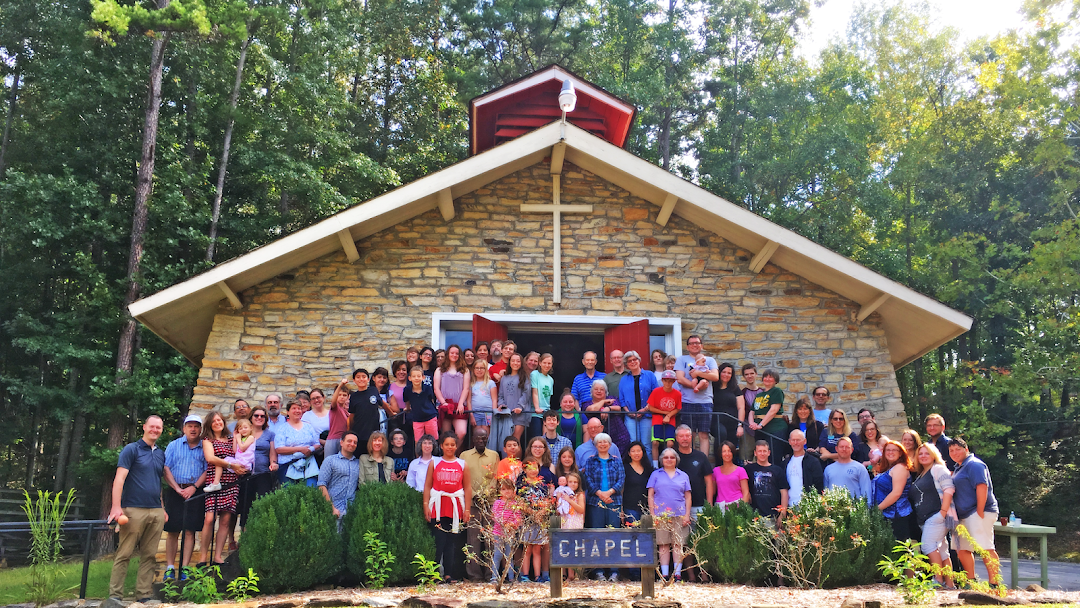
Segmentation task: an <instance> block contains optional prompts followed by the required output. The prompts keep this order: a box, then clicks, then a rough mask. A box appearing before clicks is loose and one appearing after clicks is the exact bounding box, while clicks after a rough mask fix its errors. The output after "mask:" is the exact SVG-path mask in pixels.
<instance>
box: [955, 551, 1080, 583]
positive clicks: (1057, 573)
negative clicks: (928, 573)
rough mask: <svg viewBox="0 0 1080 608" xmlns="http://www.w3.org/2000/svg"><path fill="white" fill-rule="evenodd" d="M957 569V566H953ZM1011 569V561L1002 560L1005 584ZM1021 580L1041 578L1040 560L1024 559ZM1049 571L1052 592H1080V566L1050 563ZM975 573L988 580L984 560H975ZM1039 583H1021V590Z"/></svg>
mask: <svg viewBox="0 0 1080 608" xmlns="http://www.w3.org/2000/svg"><path fill="white" fill-rule="evenodd" d="M953 567H954V568H955V567H957V566H956V565H954V566H953ZM1009 568H1010V561H1009V559H1008V558H1005V557H1003V558H1001V574H1002V576H1004V577H1005V582H1006V583H1009V576H1010V575H1009ZM1019 570H1020V578H1022V579H1027V578H1032V579H1037V578H1039V562H1038V560H1030V559H1022V560H1020V564H1019ZM1047 570H1048V573H1049V575H1050V587H1048V589H1049V590H1050V591H1080V564H1074V563H1071V562H1049V564H1048V565H1047ZM975 572H977V573H978V575H979V580H981V581H985V580H987V575H986V568H985V567H984V566H983V563H982V560H981V559H978V558H976V559H975ZM1033 582H1034V583H1038V581H1037V580H1036V581H1023V582H1021V583H1020V588H1021V589H1022V588H1024V587H1027V586H1028V585H1030V584H1031V583H1033Z"/></svg>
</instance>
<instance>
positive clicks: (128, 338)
mask: <svg viewBox="0 0 1080 608" xmlns="http://www.w3.org/2000/svg"><path fill="white" fill-rule="evenodd" d="M168 5H169V0H158V2H157V8H158V9H159V10H160V9H163V8H165V7H167V6H168ZM168 41H169V34H168V32H165V33H161V32H158V33H156V34H155V35H154V42H153V45H152V46H151V50H150V80H149V84H150V86H149V90H148V91H147V95H146V118H145V120H144V122H143V140H142V154H141V156H140V159H139V171H138V174H137V175H136V178H135V208H134V211H133V213H132V219H131V248H130V250H129V251H128V267H127V277H126V279H127V293H126V294H125V295H124V306H123V312H122V314H123V315H124V316H125V320H124V325H123V328H122V329H121V330H120V343H119V345H118V346H117V352H116V381H117V383H123V382H125V381H126V379H127V377H128V376H129V375H131V371H132V368H133V367H134V364H135V350H136V344H137V342H138V340H137V338H138V333H139V331H138V330H139V328H138V324H137V323H136V321H135V319H134V318H133V317H131V315H130V314H128V307H129V306H130V305H131V303H132V302H134V301H135V300H138V299H139V294H140V291H141V286H140V284H139V272H140V270H141V269H142V257H143V243H144V241H145V239H146V226H147V221H148V218H149V201H150V193H151V191H152V190H153V185H154V160H155V147H156V145H157V132H158V116H159V114H160V112H161V77H162V68H163V66H164V63H165V46H166V44H167V43H168ZM127 422H128V421H127V417H126V416H125V412H123V411H118V410H114V412H113V414H112V415H111V416H110V417H109V435H108V439H107V440H106V444H105V445H106V447H108V448H109V449H116V448H119V447H120V446H122V445H123V444H124V435H125V431H126V429H127ZM114 474H115V470H114V471H113V472H112V473H110V474H109V475H106V476H105V479H104V480H103V481H104V485H103V487H102V492H101V519H105V518H106V517H108V516H109V511H110V510H111V509H112V481H113V475H114ZM112 548H113V534H112V533H111V532H108V531H106V532H100V533H98V553H99V554H101V553H107V552H109V551H111V550H112Z"/></svg>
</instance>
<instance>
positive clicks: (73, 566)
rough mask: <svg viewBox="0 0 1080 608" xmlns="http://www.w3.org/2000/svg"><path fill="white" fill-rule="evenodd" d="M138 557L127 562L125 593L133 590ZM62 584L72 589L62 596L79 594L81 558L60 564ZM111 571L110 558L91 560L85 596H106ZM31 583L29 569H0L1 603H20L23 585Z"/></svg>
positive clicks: (23, 591)
mask: <svg viewBox="0 0 1080 608" xmlns="http://www.w3.org/2000/svg"><path fill="white" fill-rule="evenodd" d="M138 564H139V558H137V557H133V558H131V562H130V563H129V564H128V573H127V578H126V579H125V580H124V594H125V595H131V594H132V593H134V592H135V574H136V572H137V571H138ZM60 568H61V571H62V572H63V577H64V578H63V580H64V583H65V585H67V586H70V587H72V591H71V592H70V593H68V594H67V595H64V596H62V597H61V599H65V598H74V597H78V596H79V582H80V581H81V580H82V561H75V562H68V563H65V564H63V565H61V566H60ZM111 574H112V560H111V559H102V560H97V561H92V562H90V575H89V576H88V577H87V579H86V597H87V598H105V597H107V596H108V595H109V577H110V576H111ZM28 582H30V568H29V567H28V566H27V567H24V568H6V569H4V570H0V604H21V603H23V602H28V601H29V600H28V599H26V584H27V583H28Z"/></svg>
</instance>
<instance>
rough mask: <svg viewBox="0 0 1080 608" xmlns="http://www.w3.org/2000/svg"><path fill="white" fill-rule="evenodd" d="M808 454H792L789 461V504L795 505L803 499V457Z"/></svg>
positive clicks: (790, 505)
mask: <svg viewBox="0 0 1080 608" xmlns="http://www.w3.org/2000/svg"><path fill="white" fill-rule="evenodd" d="M803 458H806V456H792V457H791V460H789V461H788V463H787V482H788V491H787V496H788V506H789V507H794V506H795V505H797V504H799V500H800V499H802V490H803V483H802V459H803Z"/></svg>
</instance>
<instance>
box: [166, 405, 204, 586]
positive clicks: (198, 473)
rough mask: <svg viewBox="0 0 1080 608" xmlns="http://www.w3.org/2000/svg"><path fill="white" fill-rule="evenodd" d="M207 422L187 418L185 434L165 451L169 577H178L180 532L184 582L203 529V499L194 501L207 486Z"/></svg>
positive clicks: (192, 416)
mask: <svg viewBox="0 0 1080 608" xmlns="http://www.w3.org/2000/svg"><path fill="white" fill-rule="evenodd" d="M202 426H203V419H202V418H200V417H199V416H198V415H196V414H188V415H187V417H186V418H184V426H183V431H184V434H183V435H181V436H180V437H178V438H176V439H174V440H173V441H172V442H171V443H169V446H168V447H167V448H165V483H167V484H168V486H169V487H167V488H165V490H164V491H163V498H164V499H165V512H166V513H167V514H168V516H169V520H168V521H167V522H165V532H167V533H168V537H167V539H166V541H165V563H166V566H165V578H166V579H170V578H175V577H176V566H175V563H176V549H177V545H178V544H179V539H180V533H181V532H183V533H184V557H183V563H182V564H181V565H180V570H181V572H180V580H184V579H185V578H187V575H186V574H184V572H183V568H184V567H185V566H187V565H188V564H189V563H190V562H191V551H192V549H194V548H195V532H196V531H198V530H201V529H202V524H203V496H202V494H199V496H198V497H197V498H192V497H193V496H195V493H196V492H197V491H198V490H199V488H201V487H202V486H203V485H205V484H206V457H205V456H203V449H202Z"/></svg>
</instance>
